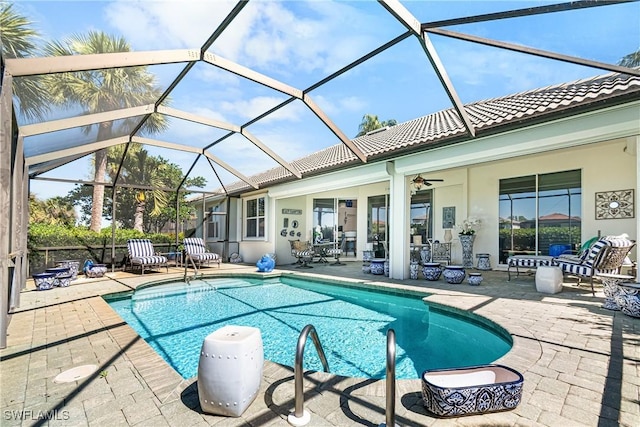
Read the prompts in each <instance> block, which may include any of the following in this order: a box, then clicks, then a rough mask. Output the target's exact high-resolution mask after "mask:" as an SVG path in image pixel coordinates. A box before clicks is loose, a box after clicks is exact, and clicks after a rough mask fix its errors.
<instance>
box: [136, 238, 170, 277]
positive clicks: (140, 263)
mask: <svg viewBox="0 0 640 427" xmlns="http://www.w3.org/2000/svg"><path fill="white" fill-rule="evenodd" d="M127 250H128V251H129V256H128V259H127V262H126V263H125V268H126V266H127V264H128V265H129V266H130V267H131V269H132V270H133V269H134V268H136V267H140V270H141V273H140V274H144V270H145V268H147V269H154V268H160V267H166V269H167V273H168V272H169V265H168V264H167V257H165V256H164V255H160V254H159V253H157V252H156V251H155V250H154V249H153V243H151V240H149V239H129V240H128V241H127Z"/></svg>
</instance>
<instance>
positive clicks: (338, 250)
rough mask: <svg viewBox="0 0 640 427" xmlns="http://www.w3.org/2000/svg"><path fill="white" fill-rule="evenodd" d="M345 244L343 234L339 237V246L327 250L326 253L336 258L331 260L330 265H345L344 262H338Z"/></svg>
mask: <svg viewBox="0 0 640 427" xmlns="http://www.w3.org/2000/svg"><path fill="white" fill-rule="evenodd" d="M346 244H347V239H346V238H345V237H344V234H343V235H342V238H341V239H340V246H338V247H336V248H332V249H329V250H327V255H330V256H333V257H334V258H335V259H336V262H332V263H331V265H346V264H345V263H344V262H340V255H342V254H343V253H344V249H345V246H346Z"/></svg>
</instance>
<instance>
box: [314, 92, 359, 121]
mask: <svg viewBox="0 0 640 427" xmlns="http://www.w3.org/2000/svg"><path fill="white" fill-rule="evenodd" d="M313 100H314V101H315V102H316V103H317V104H318V106H320V108H322V111H324V112H325V113H327V114H328V115H329V116H334V115H338V114H341V113H345V112H348V113H353V112H356V113H360V112H362V111H364V110H366V108H367V106H368V105H369V103H368V102H367V101H366V100H364V99H362V98H360V97H358V96H338V97H337V99H336V98H333V97H332V98H328V97H326V96H323V95H318V96H315V97H313Z"/></svg>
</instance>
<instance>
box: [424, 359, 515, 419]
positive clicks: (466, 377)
mask: <svg viewBox="0 0 640 427" xmlns="http://www.w3.org/2000/svg"><path fill="white" fill-rule="evenodd" d="M523 385H524V378H523V376H522V374H520V373H519V372H517V371H515V370H513V369H511V368H508V367H506V366H502V365H481V366H473V367H469V368H455V369H435V370H429V371H425V372H424V373H423V374H422V399H423V403H424V406H425V407H426V409H427V410H428V411H429V412H431V413H433V414H435V415H438V416H441V417H459V416H462V415H471V414H485V413H489V412H497V411H507V410H511V409H515V408H516V407H517V406H518V404H519V403H520V400H521V399H522V387H523Z"/></svg>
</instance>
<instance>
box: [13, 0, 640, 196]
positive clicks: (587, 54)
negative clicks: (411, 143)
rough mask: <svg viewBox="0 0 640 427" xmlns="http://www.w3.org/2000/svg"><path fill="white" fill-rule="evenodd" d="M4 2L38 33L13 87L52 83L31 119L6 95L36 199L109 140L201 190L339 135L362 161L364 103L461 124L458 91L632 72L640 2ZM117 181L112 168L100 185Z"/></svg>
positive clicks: (465, 96) (249, 178)
mask: <svg viewBox="0 0 640 427" xmlns="http://www.w3.org/2000/svg"><path fill="white" fill-rule="evenodd" d="M13 8H14V10H16V11H18V12H19V13H20V14H21V15H23V16H25V17H26V18H27V19H28V20H29V21H30V23H31V25H32V27H33V28H35V29H36V31H37V32H38V34H39V38H38V43H37V49H36V50H35V51H34V52H33V57H28V58H17V59H13V58H10V57H8V58H6V59H5V64H6V71H7V72H8V73H9V74H10V75H11V76H12V77H13V81H14V87H16V86H15V85H18V84H20V83H26V82H28V81H30V80H32V79H34V78H38V77H41V76H44V77H43V79H42V80H41V84H42V87H44V88H47V90H46V93H44V94H43V97H46V96H49V95H57V97H54V98H52V99H47V106H48V107H49V108H48V109H47V111H46V112H45V115H44V116H43V117H37V118H34V117H33V116H31V115H29V114H24V113H22V112H21V109H20V106H21V105H23V106H24V105H25V104H26V102H25V101H24V100H21V99H20V98H19V97H15V101H14V103H15V105H16V116H17V121H18V124H19V132H20V135H21V136H23V137H24V153H25V156H26V161H27V164H28V165H29V173H30V176H31V177H32V178H47V179H49V181H34V182H33V183H32V185H31V189H32V191H33V192H35V193H40V196H41V197H42V196H45V197H46V195H47V191H52V190H53V191H55V186H54V185H52V184H51V182H53V181H55V182H65V181H69V182H72V181H75V182H92V181H93V172H92V171H93V166H92V161H93V160H92V159H93V154H94V153H95V152H96V151H97V150H100V149H102V148H106V147H120V149H119V150H118V151H117V152H118V153H121V156H122V157H121V160H120V163H121V162H122V159H124V158H125V157H126V156H129V155H131V153H132V152H133V150H130V147H131V144H132V143H136V144H141V145H142V146H143V147H144V149H145V150H147V151H148V152H149V154H152V155H157V156H162V157H163V158H165V159H168V160H169V161H170V162H172V163H174V164H177V165H178V166H179V167H180V168H181V169H182V171H183V173H184V177H203V178H204V179H205V180H206V185H205V189H206V190H208V191H221V192H222V193H224V192H225V191H227V189H228V188H234V184H237V183H238V182H241V183H243V184H246V185H247V186H248V188H255V189H258V188H260V187H261V186H264V185H265V184H264V183H261V182H260V180H258V179H256V176H258V175H259V174H260V173H261V172H263V171H266V170H269V169H273V168H277V167H282V168H283V170H284V176H283V177H282V178H283V179H300V178H303V177H304V176H305V175H304V174H303V172H302V170H301V169H300V168H299V166H298V164H299V162H298V163H296V160H297V159H300V158H303V157H305V156H308V155H309V154H311V153H316V152H318V151H320V150H323V149H327V148H329V147H333V146H335V145H340V146H341V147H342V149H343V150H345V151H346V153H347V154H348V155H349V156H352V157H354V158H355V159H357V163H366V162H368V161H372V160H375V159H371V158H369V157H368V155H367V154H366V153H365V152H364V151H363V150H362V149H361V148H360V147H359V146H358V145H357V144H355V143H354V142H353V139H354V138H355V137H356V134H357V133H358V131H359V125H360V124H361V122H362V120H363V117H364V116H365V115H367V114H370V115H376V116H377V117H378V118H379V120H380V121H387V120H394V121H396V122H398V123H403V122H407V121H410V120H413V119H415V118H418V117H422V116H425V115H428V114H430V113H433V112H436V111H441V110H445V109H448V108H453V111H454V114H455V120H456V121H458V122H459V123H461V125H462V128H463V129H464V132H465V134H466V135H467V136H468V137H469V138H473V137H474V136H475V135H476V130H477V129H476V125H474V123H473V121H472V120H471V118H470V116H469V112H468V110H467V108H465V105H468V104H471V103H474V102H477V101H480V100H483V99H490V98H495V97H500V96H504V95H507V94H512V93H517V92H523V91H527V90H531V89H534V88H539V87H545V86H550V85H555V84H559V83H563V82H567V81H571V80H577V79H581V78H588V77H593V76H595V75H600V74H605V73H607V72H619V73H626V74H630V75H634V76H638V75H640V73H639V72H638V70H637V69H632V68H628V67H624V66H621V65H618V64H619V63H620V60H621V59H622V58H623V57H625V56H626V55H629V54H631V53H633V52H636V51H637V50H638V45H639V41H640V27H639V26H638V22H640V3H638V2H628V1H577V2H569V3H552V2H539V1H537V2H531V1H516V2H506V1H497V2H486V1H446V2H445V1H409V2H398V1H391V0H387V1H379V2H374V1H353V2H349V1H345V2H331V1H309V2H304V1H282V2H276V1H248V2H222V1H211V2H206V1H198V2H196V1H176V2H171V1H157V2H156V1H143V2H133V1H129V0H123V1H104V2H102V1H101V2H94V1H87V2H56V1H49V2H40V1H34V2H30V1H20V2H16V3H15V4H14V5H13ZM101 33H104V34H106V35H107V42H105V39H104V38H102V39H101V38H100V37H98V35H99V34H101ZM114 40H115V41H117V42H118V43H115V41H114ZM109 41H111V42H112V43H114V44H117V46H116V47H115V48H114V47H113V46H109V45H108V43H109ZM113 51H118V52H119V53H105V52H113ZM54 53H55V54H58V55H59V56H51V54H54ZM65 54H70V55H65ZM52 87H53V88H55V90H51V88H52ZM16 93H17V94H18V95H19V94H20V92H16ZM78 93H81V94H82V95H81V96H80V95H78ZM154 127H155V129H154ZM351 164H353V163H351ZM119 179H121V177H120V176H119V169H118V168H115V170H114V171H112V173H111V174H110V175H109V177H108V178H107V177H105V182H110V183H116V184H117V183H118V180H119ZM183 183H184V182H183ZM39 185H41V187H40V188H39ZM236 187H237V186H236Z"/></svg>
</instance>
